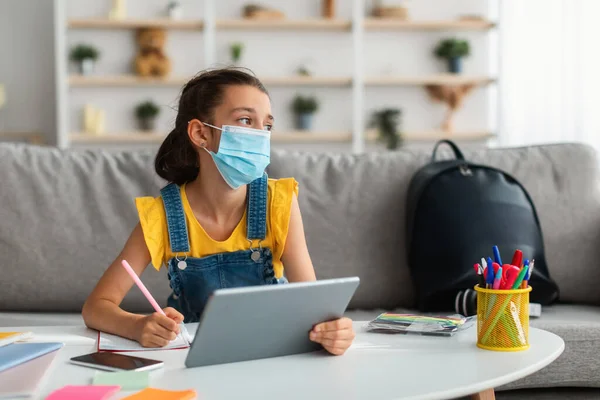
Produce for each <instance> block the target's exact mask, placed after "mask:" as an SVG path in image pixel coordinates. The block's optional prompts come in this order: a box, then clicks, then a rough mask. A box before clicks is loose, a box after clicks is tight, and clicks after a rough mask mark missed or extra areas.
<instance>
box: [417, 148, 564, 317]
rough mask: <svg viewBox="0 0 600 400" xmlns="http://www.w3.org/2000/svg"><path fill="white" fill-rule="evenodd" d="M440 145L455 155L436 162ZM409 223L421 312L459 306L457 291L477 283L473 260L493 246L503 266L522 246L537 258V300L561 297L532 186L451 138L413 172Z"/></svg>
mask: <svg viewBox="0 0 600 400" xmlns="http://www.w3.org/2000/svg"><path fill="white" fill-rule="evenodd" d="M442 143H445V144H448V145H449V146H450V147H451V148H452V150H453V151H454V154H455V156H456V159H454V160H444V161H436V152H437V150H438V147H439V145H440V144H442ZM406 229H407V232H406V238H407V249H408V264H409V268H410V272H411V276H412V279H413V283H414V285H415V288H416V295H417V307H418V308H419V310H421V311H446V310H452V311H458V310H457V309H456V308H457V307H455V301H456V299H457V294H458V293H459V292H461V291H464V290H465V289H473V287H474V286H475V285H476V284H477V283H478V279H477V275H476V273H475V271H474V269H473V264H475V263H477V262H480V260H481V258H482V257H486V258H487V257H488V256H490V257H492V258H493V254H492V247H493V246H494V245H497V246H498V248H499V249H500V254H501V258H502V262H503V263H505V264H510V262H511V260H512V257H513V252H514V251H515V250H516V249H520V250H522V251H523V259H525V258H528V259H530V260H531V259H535V268H534V270H533V275H532V276H531V279H530V281H529V284H530V286H531V287H532V291H531V293H530V299H531V302H536V303H540V304H542V305H548V304H550V303H552V302H554V301H556V300H557V299H558V295H559V292H558V286H557V285H556V283H555V282H554V281H553V280H552V279H551V278H550V275H549V273H548V267H547V265H546V259H545V257H544V243H543V239H542V231H541V228H540V223H539V221H538V216H537V213H536V210H535V207H534V205H533V202H532V201H531V198H530V197H529V194H528V193H527V191H526V190H525V189H524V188H523V186H522V185H521V184H520V183H519V182H518V181H517V180H516V179H515V178H513V177H512V176H510V175H509V174H507V173H505V172H503V171H501V170H499V169H496V168H493V167H489V166H485V165H477V164H474V163H471V162H469V161H467V160H465V159H464V156H463V154H462V152H461V151H460V149H459V148H458V146H456V144H455V143H453V142H452V141H449V140H441V141H439V142H438V143H437V144H436V145H435V147H434V149H433V155H432V158H431V162H430V163H429V164H427V165H425V166H424V167H422V168H421V169H420V170H418V171H417V172H416V173H415V175H414V176H413V178H412V180H411V182H410V186H409V189H408V198H407V227H406ZM471 294H472V295H474V292H471ZM472 300H473V299H472Z"/></svg>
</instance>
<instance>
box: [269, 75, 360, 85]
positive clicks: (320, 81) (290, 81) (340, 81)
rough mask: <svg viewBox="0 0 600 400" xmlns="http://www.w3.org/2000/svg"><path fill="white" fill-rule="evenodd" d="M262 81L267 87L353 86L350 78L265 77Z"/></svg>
mask: <svg viewBox="0 0 600 400" xmlns="http://www.w3.org/2000/svg"><path fill="white" fill-rule="evenodd" d="M259 78H260V77H259ZM261 81H262V83H263V84H265V85H266V86H350V85H351V84H352V78H350V77H324V76H321V77H319V76H308V77H305V76H290V77H265V78H261Z"/></svg>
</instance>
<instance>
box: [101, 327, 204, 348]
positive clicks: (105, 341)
mask: <svg viewBox="0 0 600 400" xmlns="http://www.w3.org/2000/svg"><path fill="white" fill-rule="evenodd" d="M185 325H186V327H187V330H188V332H189V334H190V336H191V337H190V341H191V340H193V338H194V336H195V334H196V329H198V324H197V323H190V324H185ZM188 347H190V346H189V344H188V342H187V341H186V340H185V339H184V338H183V337H182V336H181V334H179V335H177V337H176V338H175V339H174V340H172V341H171V343H169V344H168V345H166V346H165V347H151V348H150V347H143V346H142V345H141V344H139V343H138V342H136V341H135V340H130V339H126V338H123V337H121V336H117V335H112V334H110V333H105V332H98V342H97V348H98V351H154V350H175V349H187V348H188Z"/></svg>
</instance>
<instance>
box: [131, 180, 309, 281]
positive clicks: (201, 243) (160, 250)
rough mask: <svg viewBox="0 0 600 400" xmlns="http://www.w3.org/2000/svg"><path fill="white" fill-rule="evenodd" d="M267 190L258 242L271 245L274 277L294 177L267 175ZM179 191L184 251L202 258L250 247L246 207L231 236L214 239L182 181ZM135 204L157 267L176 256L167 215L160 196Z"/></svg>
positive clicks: (279, 266) (280, 270) (280, 271)
mask: <svg viewBox="0 0 600 400" xmlns="http://www.w3.org/2000/svg"><path fill="white" fill-rule="evenodd" d="M267 192H268V196H267V235H266V237H265V239H264V240H263V241H262V242H261V245H262V247H266V248H269V249H271V251H272V253H273V269H274V271H275V277H276V278H281V277H282V276H283V264H282V262H281V256H282V255H283V249H284V247H285V241H286V238H287V234H288V228H289V223H290V211H291V205H292V196H294V195H296V196H297V195H298V182H296V180H295V179H293V178H285V179H269V181H268V191H267ZM180 193H181V201H182V203H183V210H184V213H185V220H186V223H187V228H188V236H189V241H190V251H189V252H188V253H187V254H186V255H187V256H188V257H194V258H202V257H206V256H209V255H212V254H219V253H231V252H234V251H239V250H249V249H250V246H251V245H250V242H249V241H248V240H247V239H246V211H245V212H244V216H243V218H242V219H241V220H240V222H239V224H238V225H237V226H236V228H235V229H234V230H233V233H232V234H231V236H230V237H229V238H228V239H227V240H224V241H217V240H214V239H212V238H211V237H210V236H209V235H208V234H207V233H206V232H205V231H204V229H203V228H202V226H201V225H200V223H199V222H198V220H197V219H196V217H195V216H194V212H193V211H192V208H191V207H190V203H189V202H188V198H187V195H186V193H185V185H182V186H181V187H180ZM135 204H136V207H137V210H138V214H139V217H140V225H141V226H142V231H143V232H144V239H145V241H146V246H148V250H149V252H150V256H151V259H152V265H153V266H154V268H156V269H157V270H159V269H160V268H161V266H162V265H166V264H167V262H168V260H169V259H171V258H173V257H174V256H175V254H173V253H172V252H171V246H170V243H169V231H168V228H167V216H166V213H165V208H164V205H163V202H162V198H161V197H160V196H159V197H138V198H136V199H135ZM254 244H256V242H255V243H254ZM178 256H183V254H179V255H178Z"/></svg>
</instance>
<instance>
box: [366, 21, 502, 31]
mask: <svg viewBox="0 0 600 400" xmlns="http://www.w3.org/2000/svg"><path fill="white" fill-rule="evenodd" d="M364 27H365V30H391V31H422V30H425V31H485V30H488V29H491V28H493V27H495V24H494V23H493V22H490V21H487V20H481V21H478V20H455V21H411V20H401V19H395V18H366V19H365V23H364Z"/></svg>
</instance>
